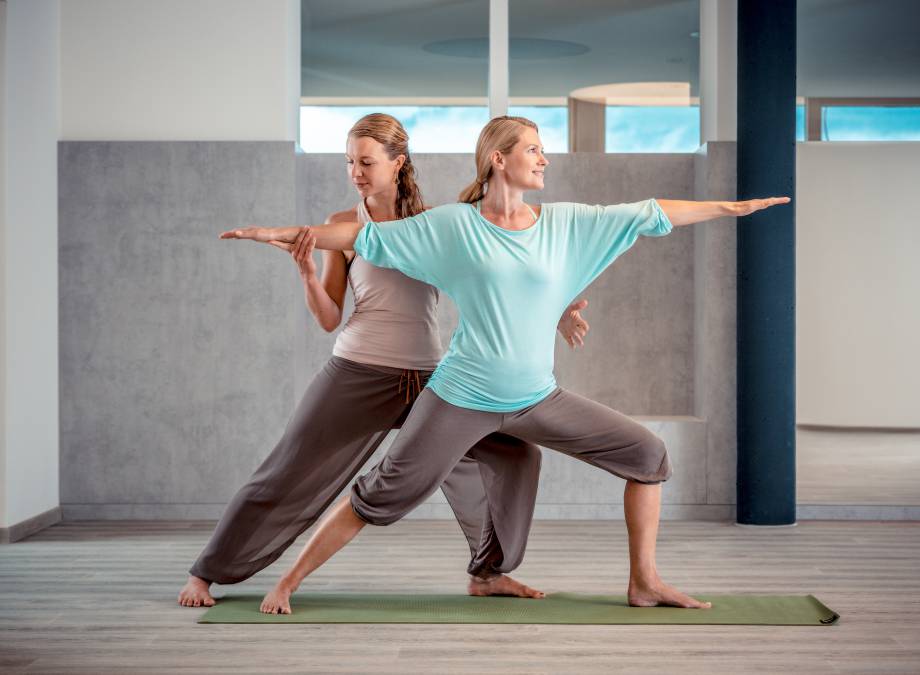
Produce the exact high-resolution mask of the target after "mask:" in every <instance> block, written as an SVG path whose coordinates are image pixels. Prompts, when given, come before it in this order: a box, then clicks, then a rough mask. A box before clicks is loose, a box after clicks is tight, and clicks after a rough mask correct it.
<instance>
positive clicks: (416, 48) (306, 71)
mask: <svg viewBox="0 0 920 675" xmlns="http://www.w3.org/2000/svg"><path fill="white" fill-rule="evenodd" d="M488 35H489V0H453V1H451V2H444V1H443V0H394V1H393V2H386V3H384V2H379V0H338V1H337V2H327V1H325V0H302V2H301V50H302V56H301V73H302V75H301V97H302V98H303V99H304V100H303V107H302V108H301V132H300V136H301V147H302V148H303V149H304V151H306V152H343V151H344V147H345V134H346V133H347V131H348V129H349V128H350V127H351V125H352V124H353V123H354V122H355V121H356V120H357V119H358V118H360V117H361V116H362V115H364V114H367V113H369V112H388V113H390V114H392V115H393V116H394V117H396V118H397V119H399V120H400V121H401V122H402V123H403V125H404V126H405V127H406V130H407V131H408V132H409V136H410V147H411V149H412V150H413V151H414V152H472V151H473V149H474V148H475V145H476V137H477V136H478V133H479V130H480V129H481V128H482V125H483V124H485V122H486V121H487V120H488V114H487V112H486V109H487V95H488V87H487V81H488V54H489V51H488Z"/></svg>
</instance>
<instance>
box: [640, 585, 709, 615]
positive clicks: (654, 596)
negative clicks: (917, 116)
mask: <svg viewBox="0 0 920 675" xmlns="http://www.w3.org/2000/svg"><path fill="white" fill-rule="evenodd" d="M627 598H628V600H629V604H630V606H631V607H657V606H658V605H666V606H668V607H684V608H687V609H709V608H710V607H712V603H711V602H701V601H700V600H697V599H695V598H691V597H690V596H689V595H687V594H686V593H681V592H680V591H679V590H677V589H676V588H674V587H673V586H668V585H667V584H666V583H664V582H663V581H662V580H661V579H660V578H657V577H656V578H655V579H654V580H653V581H652V582H642V581H633V580H632V579H630V581H629V590H628V591H627Z"/></svg>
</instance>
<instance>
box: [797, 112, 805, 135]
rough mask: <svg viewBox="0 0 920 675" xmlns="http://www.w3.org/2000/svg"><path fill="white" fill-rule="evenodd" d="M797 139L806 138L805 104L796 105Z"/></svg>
mask: <svg viewBox="0 0 920 675" xmlns="http://www.w3.org/2000/svg"><path fill="white" fill-rule="evenodd" d="M795 140H797V141H804V140H805V106H803V105H797V106H796V107H795Z"/></svg>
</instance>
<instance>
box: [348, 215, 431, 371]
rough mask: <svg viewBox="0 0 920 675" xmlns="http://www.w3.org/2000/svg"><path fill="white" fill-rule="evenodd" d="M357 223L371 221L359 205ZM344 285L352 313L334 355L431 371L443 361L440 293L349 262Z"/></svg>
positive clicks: (362, 261) (402, 277)
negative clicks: (352, 304) (352, 305)
mask: <svg viewBox="0 0 920 675" xmlns="http://www.w3.org/2000/svg"><path fill="white" fill-rule="evenodd" d="M357 213H358V220H359V221H360V222H364V223H366V222H368V221H371V220H373V218H371V216H370V214H369V213H368V211H367V207H366V206H365V204H364V201H363V200H362V201H361V203H359V204H358V207H357ZM348 284H349V285H350V286H351V290H352V293H354V296H355V311H354V312H353V313H352V315H351V316H350V317H349V318H348V322H347V323H346V324H345V327H344V328H343V329H342V331H341V332H340V333H339V336H338V338H337V339H336V341H335V347H334V348H333V350H332V353H333V354H335V355H336V356H339V357H341V358H343V359H348V360H350V361H357V362H358V363H367V364H370V365H375V366H388V367H391V368H408V369H412V370H433V369H434V367H435V366H436V365H438V361H440V360H441V355H442V350H441V337H440V335H439V334H438V320H437V305H438V290H437V289H436V288H434V287H433V286H429V285H428V284H425V283H422V282H421V281H416V280H415V279H410V278H409V277H407V276H406V275H405V274H403V273H402V272H397V271H396V270H392V269H386V268H384V267H375V266H373V265H371V264H370V263H369V262H367V261H366V260H365V259H364V258H362V257H361V256H358V255H356V256H355V257H354V258H352V261H351V264H350V265H349V268H348Z"/></svg>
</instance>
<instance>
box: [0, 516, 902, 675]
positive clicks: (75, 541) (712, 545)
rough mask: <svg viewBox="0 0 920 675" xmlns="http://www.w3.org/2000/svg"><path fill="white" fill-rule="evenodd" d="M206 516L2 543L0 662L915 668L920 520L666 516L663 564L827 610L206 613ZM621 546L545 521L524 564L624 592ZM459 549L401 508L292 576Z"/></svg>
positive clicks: (392, 576)
mask: <svg viewBox="0 0 920 675" xmlns="http://www.w3.org/2000/svg"><path fill="white" fill-rule="evenodd" d="M210 528H211V524H209V523H163V522H160V523H149V522H148V523H130V522H94V523H64V524H61V525H58V526H56V527H53V528H50V529H48V530H46V531H44V532H41V533H39V534H38V535H36V536H34V537H32V538H30V539H28V540H26V541H24V542H20V543H16V544H11V545H7V546H2V547H0V672H3V673H19V672H26V673H51V672H64V671H66V672H69V673H83V672H85V673H125V672H158V673H159V672H222V673H236V672H259V671H261V672H274V673H277V672H324V673H332V672H353V673H365V672H367V673H370V672H385V673H410V672H420V673H421V672H438V673H455V672H456V673H460V672H463V673H489V672H495V673H562V672H574V673H590V672H604V673H611V672H680V673H750V672H771V673H787V674H788V673H792V672H795V673H799V672H802V673H871V672H885V673H918V672H920V523H905V522H901V523H891V522H888V523H873V522H803V523H801V524H799V525H798V526H797V527H792V528H783V529H767V530H758V529H749V528H741V527H737V526H735V525H733V524H730V523H710V522H706V523H703V522H677V521H671V522H665V523H663V524H662V531H661V535H660V537H659V555H658V558H659V568H660V570H661V572H662V574H663V576H664V577H665V579H667V580H668V581H670V582H672V583H675V584H676V585H678V586H680V587H681V588H683V589H685V590H687V591H690V592H707V591H708V592H727V593H728V592H730V593H777V594H787V593H813V594H815V595H817V596H818V597H819V598H820V599H821V600H823V601H824V602H825V603H826V604H828V605H829V606H831V607H833V608H834V609H836V610H837V611H838V612H840V613H841V614H842V615H843V618H842V620H841V622H840V624H839V625H837V626H832V627H754V626H737V627H734V626H526V625H522V626H488V625H472V626H470V625H410V626H407V625H308V624H301V625H287V626H284V625H198V624H196V623H195V620H196V618H197V617H198V616H199V615H200V613H201V612H202V611H203V610H200V609H186V608H181V607H178V606H177V605H176V600H175V598H176V593H177V591H178V589H179V586H180V585H181V583H182V582H183V580H184V575H185V570H186V568H187V567H188V565H189V563H190V562H191V561H192V559H193V558H194V556H195V555H196V553H197V552H198V551H199V549H200V547H201V546H202V545H203V544H204V542H205V541H206V539H207V536H208V534H209V533H210ZM625 552H626V547H625V528H624V526H623V524H622V523H621V522H613V521H609V522H581V521H552V522H548V521H544V522H538V523H536V524H535V525H534V530H533V534H532V536H531V543H530V547H529V550H528V554H527V558H526V560H525V563H524V565H523V566H522V567H521V568H520V570H519V571H518V574H517V576H518V577H520V578H521V579H523V580H525V581H527V582H529V583H531V584H532V585H534V586H537V587H539V588H542V589H544V590H547V591H556V590H565V591H571V592H583V593H597V592H609V593H623V592H625V586H624V584H625V579H626V570H627V565H626V553H625ZM294 554H295V550H294V549H292V550H291V551H289V552H288V554H287V555H286V556H285V557H284V558H282V560H281V562H280V564H285V563H288V562H290V561H291V560H292V558H293V556H294ZM465 557H466V551H465V544H464V543H463V541H462V539H461V536H460V531H459V529H458V528H457V526H456V524H454V523H452V522H446V521H403V522H401V523H397V524H396V525H394V526H391V527H389V528H367V529H366V530H365V531H364V532H362V533H361V535H360V536H359V537H358V539H357V540H356V541H355V542H354V543H353V544H352V545H351V546H350V547H348V548H347V549H346V550H345V551H343V552H341V553H340V554H339V555H338V556H337V557H336V558H334V559H333V560H332V561H331V562H330V563H329V564H328V565H327V566H326V567H325V568H324V569H321V570H320V571H319V572H318V573H317V574H316V575H315V576H314V577H313V578H312V579H311V580H308V581H307V582H305V585H304V586H303V587H302V588H303V589H310V590H319V591H384V592H400V591H402V592H405V591H418V592H420V593H434V592H457V593H461V592H463V588H464V581H465V575H464V574H463V569H464V566H465ZM277 574H278V568H277V566H276V568H275V569H272V568H269V569H268V570H266V571H265V572H263V573H262V574H260V575H258V576H256V577H254V578H253V579H251V580H249V581H248V582H246V583H244V584H241V585H239V586H237V587H234V588H229V587H218V588H217V589H216V594H218V595H220V594H223V593H227V592H228V591H243V590H245V591H249V592H263V591H264V590H266V589H267V588H268V587H269V586H270V585H271V583H272V582H273V581H274V579H275V577H276V575H277Z"/></svg>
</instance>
